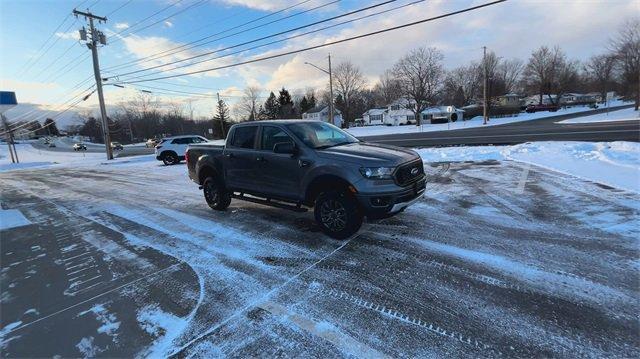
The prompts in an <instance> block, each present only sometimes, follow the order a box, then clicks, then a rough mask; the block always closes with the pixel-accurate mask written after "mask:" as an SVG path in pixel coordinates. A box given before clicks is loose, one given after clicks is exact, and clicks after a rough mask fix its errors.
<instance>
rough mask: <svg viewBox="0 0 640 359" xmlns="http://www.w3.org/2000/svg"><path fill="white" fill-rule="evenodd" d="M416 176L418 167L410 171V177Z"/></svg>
mask: <svg viewBox="0 0 640 359" xmlns="http://www.w3.org/2000/svg"><path fill="white" fill-rule="evenodd" d="M417 174H418V167H414V168H412V169H411V175H412V176H415V175H417Z"/></svg>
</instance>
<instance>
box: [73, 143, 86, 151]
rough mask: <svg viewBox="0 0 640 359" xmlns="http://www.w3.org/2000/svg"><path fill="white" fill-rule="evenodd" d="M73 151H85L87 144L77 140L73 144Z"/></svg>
mask: <svg viewBox="0 0 640 359" xmlns="http://www.w3.org/2000/svg"><path fill="white" fill-rule="evenodd" d="M73 150H74V151H86V150H87V146H86V145H85V144H84V143H81V142H78V143H74V144H73Z"/></svg>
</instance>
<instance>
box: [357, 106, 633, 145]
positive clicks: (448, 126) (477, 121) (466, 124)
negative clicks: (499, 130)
mask: <svg viewBox="0 0 640 359" xmlns="http://www.w3.org/2000/svg"><path fill="white" fill-rule="evenodd" d="M620 105H625V103H623V102H620V101H615V102H613V103H612V105H611V106H610V107H611V109H615V107H618V106H620ZM591 110H592V109H591V108H589V107H588V106H576V107H569V108H565V109H559V110H558V111H556V112H548V111H545V112H534V113H526V112H521V113H519V114H517V115H516V116H509V117H501V118H492V119H490V120H489V123H488V124H486V125H483V124H482V122H483V120H482V116H476V117H474V118H471V119H467V120H466V121H456V122H451V123H438V124H430V123H424V124H422V125H421V126H416V125H406V126H383V125H378V126H365V127H352V128H349V129H347V131H348V132H349V133H351V134H352V135H354V136H356V137H362V136H380V135H390V134H398V133H420V132H433V131H447V130H461V129H465V128H475V127H483V126H484V127H486V126H495V125H504V124H508V123H514V122H522V121H530V120H537V119H542V118H546V117H551V116H559V115H566V114H571V113H578V112H585V111H591ZM614 113H615V111H614V112H612V113H611V114H610V115H612V114H614ZM598 116H600V115H598Z"/></svg>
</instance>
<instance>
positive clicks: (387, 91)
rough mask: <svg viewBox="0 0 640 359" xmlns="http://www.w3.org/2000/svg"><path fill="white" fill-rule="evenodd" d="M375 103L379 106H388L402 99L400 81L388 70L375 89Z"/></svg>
mask: <svg viewBox="0 0 640 359" xmlns="http://www.w3.org/2000/svg"><path fill="white" fill-rule="evenodd" d="M373 92H374V95H375V102H376V104H377V105H378V106H386V105H388V104H390V103H391V102H393V101H395V100H397V99H399V98H400V97H402V88H401V87H400V81H399V80H398V79H397V78H395V77H394V75H393V72H392V71H391V70H386V71H385V72H384V73H383V74H382V75H381V76H380V80H379V81H378V82H377V83H376V84H375V86H374V88H373Z"/></svg>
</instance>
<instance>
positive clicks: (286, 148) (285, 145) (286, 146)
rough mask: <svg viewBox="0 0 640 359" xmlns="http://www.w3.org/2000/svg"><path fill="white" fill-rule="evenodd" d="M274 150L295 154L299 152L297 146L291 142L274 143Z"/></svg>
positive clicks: (275, 151)
mask: <svg viewBox="0 0 640 359" xmlns="http://www.w3.org/2000/svg"><path fill="white" fill-rule="evenodd" d="M273 152H274V153H287V154H290V155H295V154H296V153H297V152H298V150H297V148H296V146H295V145H294V144H293V143H291V142H279V143H276V144H275V145H273Z"/></svg>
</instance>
